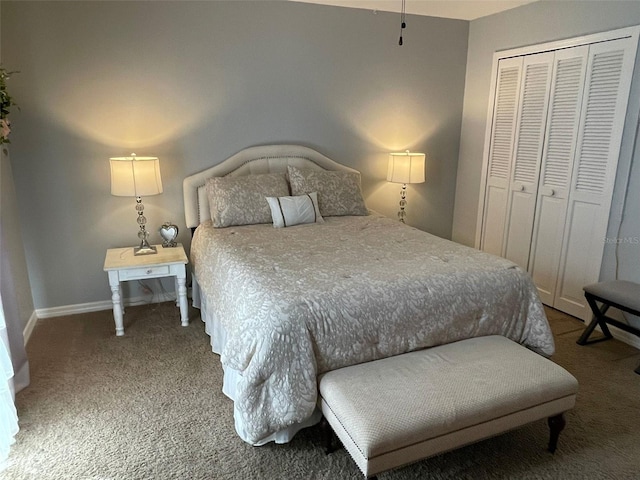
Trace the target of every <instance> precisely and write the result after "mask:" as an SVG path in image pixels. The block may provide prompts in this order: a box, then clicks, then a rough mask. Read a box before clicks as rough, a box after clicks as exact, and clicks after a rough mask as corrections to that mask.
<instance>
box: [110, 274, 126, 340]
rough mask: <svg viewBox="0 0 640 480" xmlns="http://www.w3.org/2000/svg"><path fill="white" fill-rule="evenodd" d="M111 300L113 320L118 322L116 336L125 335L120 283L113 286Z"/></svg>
mask: <svg viewBox="0 0 640 480" xmlns="http://www.w3.org/2000/svg"><path fill="white" fill-rule="evenodd" d="M111 292H112V293H111V300H112V301H113V320H114V321H115V322H116V335H117V336H119V337H121V336H122V335H124V324H123V319H122V295H121V293H120V292H121V290H120V283H119V282H118V284H117V285H111Z"/></svg>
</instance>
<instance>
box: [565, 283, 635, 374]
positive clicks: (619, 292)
mask: <svg viewBox="0 0 640 480" xmlns="http://www.w3.org/2000/svg"><path fill="white" fill-rule="evenodd" d="M584 296H585V298H586V299H587V303H588V304H589V307H591V311H592V312H593V320H591V323H590V324H589V325H588V326H587V328H586V329H585V330H584V332H583V333H582V335H581V336H580V338H579V339H578V341H577V342H576V343H577V344H578V345H589V344H591V343H596V342H602V341H603V340H609V339H610V338H613V335H611V332H610V331H609V327H608V326H607V324H610V325H614V326H616V327H618V328H619V329H620V330H624V331H625V332H629V333H632V334H633V335H636V336H638V337H640V329H637V328H635V327H633V326H632V325H629V324H627V323H624V322H621V321H619V320H616V319H615V318H611V317H608V316H607V315H605V313H607V310H609V307H614V308H617V309H618V310H622V311H623V312H627V313H631V314H632V315H637V316H640V284H637V283H634V282H628V281H626V280H612V281H609V282H600V283H593V284H591V285H587V286H586V287H584ZM596 302H600V303H601V304H602V305H601V306H600V307H598V304H597V303H596ZM597 325H600V328H601V329H602V333H603V334H604V336H602V337H598V338H594V339H591V340H589V336H590V335H591V334H592V333H593V330H594V329H595V328H596V326H597ZM635 372H636V373H637V374H640V365H638V368H636V369H635Z"/></svg>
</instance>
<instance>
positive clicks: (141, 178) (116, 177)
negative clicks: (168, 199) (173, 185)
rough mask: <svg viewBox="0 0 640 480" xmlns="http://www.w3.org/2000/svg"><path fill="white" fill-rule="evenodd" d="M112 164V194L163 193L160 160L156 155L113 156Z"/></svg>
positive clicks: (142, 195) (131, 195)
mask: <svg viewBox="0 0 640 480" xmlns="http://www.w3.org/2000/svg"><path fill="white" fill-rule="evenodd" d="M109 163H110V165H111V195H115V196H118V197H147V196H149V195H157V194H159V193H162V178H161V177H160V160H158V159H157V158H156V157H137V156H136V155H135V154H131V156H130V157H113V158H110V159H109Z"/></svg>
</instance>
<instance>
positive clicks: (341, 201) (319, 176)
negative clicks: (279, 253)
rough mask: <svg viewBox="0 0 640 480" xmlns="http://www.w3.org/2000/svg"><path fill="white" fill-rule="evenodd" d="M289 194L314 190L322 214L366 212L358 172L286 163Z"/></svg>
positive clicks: (357, 213)
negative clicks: (289, 185)
mask: <svg viewBox="0 0 640 480" xmlns="http://www.w3.org/2000/svg"><path fill="white" fill-rule="evenodd" d="M287 171H288V174H289V183H290V184H291V194H292V195H303V194H305V193H311V192H318V206H319V207H320V213H321V214H322V216H323V217H333V216H343V215H369V211H368V210H367V207H366V205H365V204H364V199H363V198H362V192H361V191H360V174H359V173H357V172H344V171H332V170H309V169H302V168H297V167H292V166H291V165H289V166H288V167H287Z"/></svg>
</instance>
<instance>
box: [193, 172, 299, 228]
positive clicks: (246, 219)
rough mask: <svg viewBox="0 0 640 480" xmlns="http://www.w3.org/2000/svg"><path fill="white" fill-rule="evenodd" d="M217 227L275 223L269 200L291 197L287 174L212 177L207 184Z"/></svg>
mask: <svg viewBox="0 0 640 480" xmlns="http://www.w3.org/2000/svg"><path fill="white" fill-rule="evenodd" d="M205 189H206V191H207V198H208V199H209V210H210V211H211V220H212V221H213V226H214V227H231V226H233V225H253V224H256V223H271V221H272V220H271V209H270V208H269V203H267V199H266V197H283V196H287V195H289V185H288V184H287V179H286V177H285V175H284V174H283V173H267V174H260V175H245V176H238V177H212V178H208V179H207V182H206V184H205Z"/></svg>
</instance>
